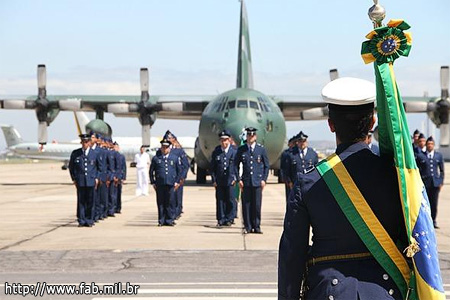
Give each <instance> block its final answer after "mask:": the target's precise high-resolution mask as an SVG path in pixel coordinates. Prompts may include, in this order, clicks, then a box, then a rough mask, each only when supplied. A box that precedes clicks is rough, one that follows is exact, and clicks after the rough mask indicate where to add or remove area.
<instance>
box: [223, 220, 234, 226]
mask: <svg viewBox="0 0 450 300" xmlns="http://www.w3.org/2000/svg"><path fill="white" fill-rule="evenodd" d="M231 224H233V223H232V222H230V221H228V222H226V223H225V226H228V227H229V226H231Z"/></svg>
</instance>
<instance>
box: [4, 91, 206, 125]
mask: <svg viewBox="0 0 450 300" xmlns="http://www.w3.org/2000/svg"><path fill="white" fill-rule="evenodd" d="M213 98H214V96H212V95H209V96H158V95H154V96H150V97H149V99H148V100H147V101H145V103H144V104H146V106H147V107H148V106H152V108H154V110H155V112H158V113H159V114H160V115H161V116H160V117H162V118H165V117H167V118H171V116H173V117H174V118H176V116H177V115H179V116H187V118H188V119H189V116H193V119H199V118H200V116H201V113H202V112H203V109H204V108H205V107H206V105H207V104H208V103H209V101H210V100H211V99H213ZM46 100H47V102H46V103H45V104H44V105H45V108H46V109H50V110H51V109H54V110H59V111H97V110H102V111H104V112H111V113H114V114H117V115H122V116H123V115H126V116H127V115H130V116H135V115H136V116H137V114H138V113H139V109H140V107H139V106H140V105H143V104H141V102H142V100H141V97H140V96H129V95H127V96H119V95H59V96H56V95H55V96H47V97H46ZM39 105H41V104H40V103H38V99H36V96H29V97H17V98H9V99H0V108H3V109H37V108H38V106H39ZM166 110H167V111H166Z"/></svg>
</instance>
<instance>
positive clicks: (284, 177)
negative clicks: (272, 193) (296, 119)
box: [279, 135, 297, 203]
mask: <svg viewBox="0 0 450 300" xmlns="http://www.w3.org/2000/svg"><path fill="white" fill-rule="evenodd" d="M296 141H297V135H294V136H293V137H291V138H290V139H289V141H288V147H287V148H286V149H285V150H284V151H283V153H281V157H280V174H279V176H280V178H281V181H282V182H283V183H284V192H285V196H286V203H287V200H288V197H289V193H290V192H291V185H290V182H289V179H288V169H287V163H288V158H289V156H290V155H291V153H292V150H293V149H294V146H295V145H296V143H295V142H296Z"/></svg>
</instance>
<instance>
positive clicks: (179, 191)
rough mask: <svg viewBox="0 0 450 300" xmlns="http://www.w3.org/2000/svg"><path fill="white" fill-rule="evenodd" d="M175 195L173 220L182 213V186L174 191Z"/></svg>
mask: <svg viewBox="0 0 450 300" xmlns="http://www.w3.org/2000/svg"><path fill="white" fill-rule="evenodd" d="M174 194H175V202H176V203H175V206H176V208H175V218H176V217H178V216H179V215H181V212H182V211H183V186H182V185H180V187H179V188H178V189H177V190H176V191H174Z"/></svg>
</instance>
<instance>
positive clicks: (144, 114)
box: [107, 68, 183, 147]
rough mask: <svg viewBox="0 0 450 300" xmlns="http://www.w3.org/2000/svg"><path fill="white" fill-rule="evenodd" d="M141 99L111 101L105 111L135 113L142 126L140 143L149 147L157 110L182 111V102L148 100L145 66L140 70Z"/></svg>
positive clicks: (147, 77)
mask: <svg viewBox="0 0 450 300" xmlns="http://www.w3.org/2000/svg"><path fill="white" fill-rule="evenodd" d="M140 84H141V100H140V101H139V102H138V103H130V104H129V103H113V104H108V105H107V112H110V113H114V114H117V115H120V114H128V113H137V114H138V117H139V122H140V123H141V126H142V145H143V146H144V147H150V129H151V127H152V125H153V124H154V123H155V120H156V113H157V112H159V111H176V112H179V111H183V103H181V102H170V103H154V102H152V101H150V95H149V75H148V69H147V68H141V70H140Z"/></svg>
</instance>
